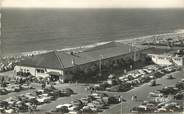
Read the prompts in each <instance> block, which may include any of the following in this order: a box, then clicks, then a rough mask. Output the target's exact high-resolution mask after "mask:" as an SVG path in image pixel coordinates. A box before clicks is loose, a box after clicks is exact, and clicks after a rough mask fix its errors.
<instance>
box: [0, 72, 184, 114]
mask: <svg viewBox="0 0 184 114" xmlns="http://www.w3.org/2000/svg"><path fill="white" fill-rule="evenodd" d="M183 73H184V72H183V71H176V72H173V73H172V74H173V76H174V77H175V79H173V80H168V79H166V78H167V75H169V74H167V75H165V76H163V77H162V78H159V79H156V82H157V84H158V85H157V86H153V87H150V86H149V83H145V84H143V85H140V86H138V87H134V88H133V89H131V90H129V91H127V92H108V91H101V92H103V93H107V94H108V95H110V96H114V95H116V96H122V97H123V98H124V99H125V100H126V102H123V103H122V104H121V103H120V104H117V105H110V109H106V110H104V111H103V112H102V113H103V114H104V113H106V114H112V113H113V114H114V113H117V114H118V113H121V112H129V111H130V109H131V108H133V107H135V106H137V105H139V104H140V103H141V102H142V101H143V100H149V97H148V93H149V92H152V91H155V90H158V89H161V88H162V87H165V86H171V85H174V84H176V82H177V81H179V80H181V79H182V78H183ZM92 85H93V84H77V83H70V84H69V83H65V84H56V85H54V87H55V88H57V89H59V90H62V89H64V88H71V89H72V90H74V92H75V94H73V95H71V96H66V97H59V98H58V99H57V100H54V101H51V102H50V103H45V104H42V105H39V106H38V107H37V108H38V109H39V110H40V112H42V111H43V112H47V111H51V110H53V109H55V108H56V106H58V105H60V104H66V103H70V102H71V101H73V100H76V99H80V98H81V97H86V96H87V95H89V94H90V93H89V91H86V88H87V87H88V86H92ZM31 86H33V87H34V88H35V89H29V90H24V91H20V92H12V93H9V94H7V95H1V96H0V99H1V100H5V99H7V98H9V97H14V96H19V95H21V94H25V93H32V92H33V91H35V90H39V89H41V84H37V83H32V84H31ZM133 95H136V96H137V101H136V102H135V101H132V100H131V99H132V96H133Z"/></svg>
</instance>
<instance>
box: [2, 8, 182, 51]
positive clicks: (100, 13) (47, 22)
mask: <svg viewBox="0 0 184 114" xmlns="http://www.w3.org/2000/svg"><path fill="white" fill-rule="evenodd" d="M183 10H184V9H154V10H152V9H147V10H145V9H118V8H117V9H103V8H102V9H85V10H83V9H78V10H75V9H51V10H49V9H42V8H41V9H37V8H36V9H34V8H27V9H19V8H13V9H11V8H10V9H9V8H4V9H3V10H2V14H3V16H2V38H3V44H4V47H3V50H4V54H10V53H20V52H29V51H34V50H52V49H55V50H56V49H64V48H71V47H78V46H83V45H90V44H95V43H98V42H107V41H115V40H124V39H129V38H136V37H141V36H147V35H154V34H161V33H168V32H173V31H175V30H178V29H183V26H184V25H183V23H182V20H183V19H184V16H183V15H182V14H183ZM33 20H34V21H33Z"/></svg>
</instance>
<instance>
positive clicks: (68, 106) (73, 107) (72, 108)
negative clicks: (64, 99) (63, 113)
mask: <svg viewBox="0 0 184 114" xmlns="http://www.w3.org/2000/svg"><path fill="white" fill-rule="evenodd" d="M63 106H65V107H67V108H68V110H69V111H74V110H75V109H76V108H77V106H74V105H72V104H61V105H58V106H56V109H60V108H61V107H63Z"/></svg>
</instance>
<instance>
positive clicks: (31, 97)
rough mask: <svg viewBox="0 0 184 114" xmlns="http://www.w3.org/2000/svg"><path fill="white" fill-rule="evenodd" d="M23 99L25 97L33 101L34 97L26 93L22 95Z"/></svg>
mask: <svg viewBox="0 0 184 114" xmlns="http://www.w3.org/2000/svg"><path fill="white" fill-rule="evenodd" d="M24 96H25V97H27V98H28V99H35V98H36V97H35V96H34V95H32V94H31V93H26V94H25V95H24Z"/></svg>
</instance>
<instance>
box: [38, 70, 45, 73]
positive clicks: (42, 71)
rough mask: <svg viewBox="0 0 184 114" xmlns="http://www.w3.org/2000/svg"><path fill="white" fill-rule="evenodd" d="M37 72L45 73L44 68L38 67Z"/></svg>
mask: <svg viewBox="0 0 184 114" xmlns="http://www.w3.org/2000/svg"><path fill="white" fill-rule="evenodd" d="M36 71H37V73H44V72H45V71H44V69H36Z"/></svg>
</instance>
